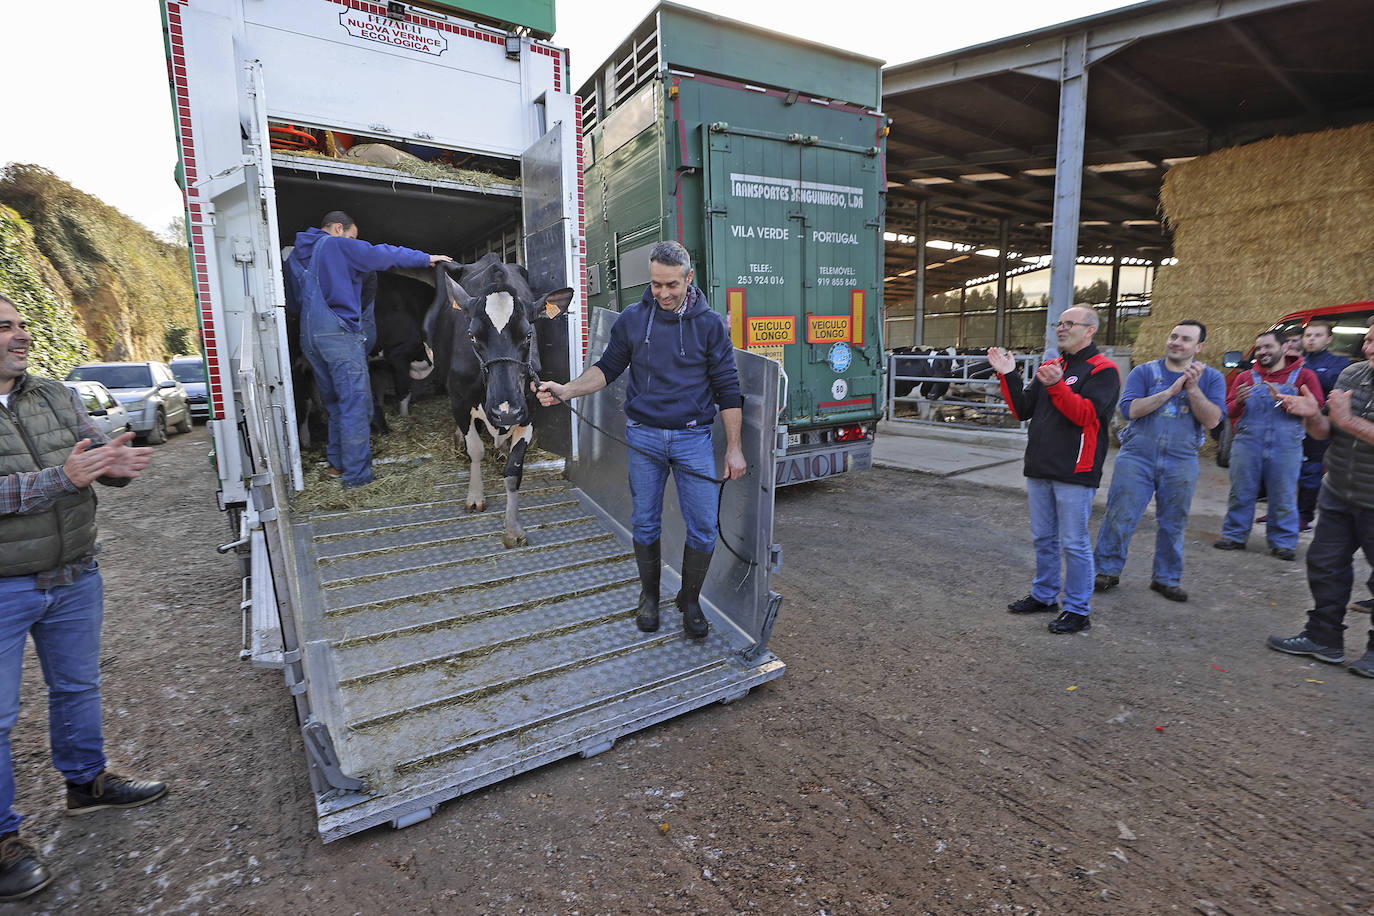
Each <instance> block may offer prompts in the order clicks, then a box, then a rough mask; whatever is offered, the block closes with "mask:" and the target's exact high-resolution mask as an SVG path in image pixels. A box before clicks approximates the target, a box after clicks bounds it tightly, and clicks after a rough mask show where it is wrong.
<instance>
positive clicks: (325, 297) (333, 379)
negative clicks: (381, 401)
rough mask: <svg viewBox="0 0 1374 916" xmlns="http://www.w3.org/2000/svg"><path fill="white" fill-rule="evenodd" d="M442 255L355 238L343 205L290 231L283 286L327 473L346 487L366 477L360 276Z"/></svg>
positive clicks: (367, 405)
mask: <svg viewBox="0 0 1374 916" xmlns="http://www.w3.org/2000/svg"><path fill="white" fill-rule="evenodd" d="M449 260H452V259H451V258H450V257H449V256H448V255H442V254H425V253H424V252H423V251H416V250H415V249H414V248H401V247H398V246H395V245H370V244H368V243H367V242H363V241H359V239H358V224H357V223H355V222H354V221H353V218H352V217H351V216H349V215H348V214H347V213H344V212H343V211H342V210H331V211H330V212H329V213H326V214H325V216H324V219H323V220H322V221H321V222H320V228H318V229H313V228H312V229H307V230H305V231H304V232H298V233H296V242H295V245H294V246H293V248H292V251H291V256H290V257H289V258H287V263H286V266H285V273H286V283H285V286H286V289H287V292H288V299H294V300H295V302H297V303H299V305H300V312H301V352H302V353H304V354H305V358H306V359H307V360H309V361H310V368H311V369H313V370H314V372H315V385H316V387H318V388H319V389H320V399H321V400H322V401H323V402H324V409H325V412H326V413H327V414H329V443H328V445H327V446H326V448H325V456H326V457H327V458H328V459H329V472H328V473H329V475H330V476H331V477H337V478H339V479H340V480H341V481H342V482H343V485H344V486H345V487H361V486H363V485H364V484H368V483H371V482H372V442H371V439H370V437H369V436H370V428H369V420H370V418H371V413H370V411H371V405H372V384H371V382H370V380H369V378H368V374H367V349H368V346H369V342H368V341H367V333H368V331H367V328H366V327H365V326H364V323H363V318H364V316H363V302H362V288H363V281H364V280H365V279H366V278H367V276H368V274H370V273H372V272H373V271H377V270H391V269H392V268H395V267H429V266H431V265H433V264H436V263H438V262H440V261H449ZM293 262H295V263H293ZM373 334H374V336H375V329H374V331H373Z"/></svg>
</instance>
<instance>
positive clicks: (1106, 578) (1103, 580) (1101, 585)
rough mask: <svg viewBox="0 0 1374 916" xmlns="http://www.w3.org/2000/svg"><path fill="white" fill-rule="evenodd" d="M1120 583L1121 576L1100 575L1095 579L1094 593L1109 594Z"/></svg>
mask: <svg viewBox="0 0 1374 916" xmlns="http://www.w3.org/2000/svg"><path fill="white" fill-rule="evenodd" d="M1120 582H1121V577H1120V576H1113V575H1112V574H1111V573H1098V574H1097V575H1096V576H1095V577H1094V578H1093V591H1095V592H1109V591H1111V590H1112V589H1114V588H1116V587H1117V585H1118V584H1120Z"/></svg>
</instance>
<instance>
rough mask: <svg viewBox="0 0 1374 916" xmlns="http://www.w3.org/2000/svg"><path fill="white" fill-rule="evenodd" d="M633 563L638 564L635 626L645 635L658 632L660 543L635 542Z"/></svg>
mask: <svg viewBox="0 0 1374 916" xmlns="http://www.w3.org/2000/svg"><path fill="white" fill-rule="evenodd" d="M635 562H636V563H638V564H639V610H637V611H636V612H635V626H637V627H639V628H640V629H641V630H643V631H644V632H645V633H654V632H657V631H658V579H659V573H661V572H662V571H663V548H662V542H661V541H654V542H653V543H652V544H641V543H639V542H638V541H635Z"/></svg>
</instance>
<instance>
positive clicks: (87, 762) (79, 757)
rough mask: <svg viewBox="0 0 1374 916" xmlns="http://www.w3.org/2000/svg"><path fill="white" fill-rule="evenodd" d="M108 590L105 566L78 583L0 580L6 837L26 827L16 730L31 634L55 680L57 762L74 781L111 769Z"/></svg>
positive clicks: (1, 784) (1, 795)
mask: <svg viewBox="0 0 1374 916" xmlns="http://www.w3.org/2000/svg"><path fill="white" fill-rule="evenodd" d="M103 602H104V588H103V587H102V583H101V579H100V571H99V564H97V563H94V562H92V563H91V565H90V567H89V568H88V569H87V570H86V571H85V572H84V573H83V574H82V575H81V578H79V579H77V580H76V581H75V582H73V583H72V584H71V585H64V586H59V587H57V588H49V589H37V588H34V584H33V576H3V577H0V834H4V833H10V832H12V831H14V830H18V829H19V822H20V821H21V820H23V818H21V817H20V816H19V815H18V814H17V813H15V810H14V767H13V764H12V762H11V759H10V731H11V730H13V728H14V723H15V722H16V721H17V720H18V718H19V681H20V675H21V673H22V671H23V661H24V641H25V637H27V636H30V635H31V636H32V637H33V645H34V649H35V650H36V651H37V654H38V662H39V664H40V665H41V666H42V668H43V679H44V680H45V681H46V682H47V684H48V739H49V743H50V744H51V746H52V762H53V766H55V767H57V769H58V770H59V771H60V772H61V773H62V775H63V776H65V777H66V778H67V779H70V780H71V781H73V782H90V781H91V780H92V779H94V778H95V777H96V774H98V773H99V772H100V771H101V770H103V769H105V752H104V746H105V739H104V737H103V736H102V735H101V731H100V623H101V618H102V607H103Z"/></svg>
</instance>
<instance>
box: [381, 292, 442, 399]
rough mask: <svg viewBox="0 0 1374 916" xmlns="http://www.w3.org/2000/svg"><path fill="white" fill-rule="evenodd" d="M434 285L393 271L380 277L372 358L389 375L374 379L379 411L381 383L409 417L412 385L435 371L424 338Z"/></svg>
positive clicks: (432, 359)
mask: <svg viewBox="0 0 1374 916" xmlns="http://www.w3.org/2000/svg"><path fill="white" fill-rule="evenodd" d="M432 283H433V281H432V280H431V281H430V282H429V283H424V282H421V281H419V280H415V279H412V278H410V277H407V276H402V275H400V274H395V273H391V272H390V271H383V272H381V273H378V274H377V299H376V305H375V306H374V311H375V314H376V316H377V342H376V344H374V345H373V347H372V353H371V354H369V356H371V357H373V358H380V359H381V360H382V361H383V362H384V363H385V364H386V366H387V367H388V368H389V370H390V372H389V374H388V373H387V372H382V373H381V377H382V378H381V379H377V378H376V377H375V376H374V380H373V385H372V389H373V393H374V396H375V400H376V403H377V408H378V409H380V408H381V401H382V397H381V396H382V393H383V392H384V390H385V385H382V384H379V381H381V380H386V381H390V383H391V387H392V389H393V390H394V391H395V392H396V401H397V406H398V410H399V412H400V415H401V416H403V417H408V416H410V397H411V382H414V381H421V380H423V379H425V378H428V377H429V374H430V372H432V371H433V369H434V355H433V353H432V352H431V351H430V348H429V345H428V344H427V343H426V342H425V336H424V319H425V312H426V310H427V309H428V308H429V306H430V304H431V303H432V302H433V301H434V289H433V287H432Z"/></svg>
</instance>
